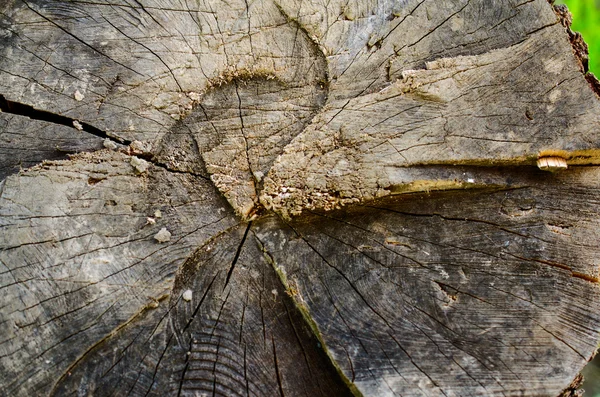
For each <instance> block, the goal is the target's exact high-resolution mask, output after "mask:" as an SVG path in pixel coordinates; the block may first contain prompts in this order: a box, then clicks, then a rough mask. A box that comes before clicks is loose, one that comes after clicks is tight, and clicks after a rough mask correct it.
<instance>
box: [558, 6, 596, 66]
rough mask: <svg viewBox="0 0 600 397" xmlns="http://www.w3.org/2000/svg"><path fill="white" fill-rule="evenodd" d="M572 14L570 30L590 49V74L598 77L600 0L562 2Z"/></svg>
mask: <svg viewBox="0 0 600 397" xmlns="http://www.w3.org/2000/svg"><path fill="white" fill-rule="evenodd" d="M555 4H566V5H567V7H569V10H570V11H571V14H573V25H572V26H571V29H572V30H574V31H577V32H580V33H581V35H582V36H583V39H584V40H585V42H586V43H587V45H588V47H589V49H590V64H589V65H590V72H592V73H594V74H595V75H596V76H600V0H564V1H556V2H555Z"/></svg>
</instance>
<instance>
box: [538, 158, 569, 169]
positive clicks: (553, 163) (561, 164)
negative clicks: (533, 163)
mask: <svg viewBox="0 0 600 397" xmlns="http://www.w3.org/2000/svg"><path fill="white" fill-rule="evenodd" d="M537 166H538V168H539V169H540V170H542V171H550V172H556V171H561V170H566V169H567V168H568V165H567V160H566V159H564V158H563V157H558V156H545V157H540V158H538V160H537Z"/></svg>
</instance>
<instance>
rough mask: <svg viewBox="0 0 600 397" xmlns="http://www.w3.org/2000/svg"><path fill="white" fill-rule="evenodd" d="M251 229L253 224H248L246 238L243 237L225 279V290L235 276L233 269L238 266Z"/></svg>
mask: <svg viewBox="0 0 600 397" xmlns="http://www.w3.org/2000/svg"><path fill="white" fill-rule="evenodd" d="M251 227H252V222H248V226H247V227H246V231H245V232H244V237H242V241H241V242H240V245H239V246H238V249H237V251H236V252H235V256H234V257H233V261H231V266H230V267H229V271H228V272H227V278H226V279H225V285H224V286H223V290H225V288H226V287H227V284H229V279H231V275H232V274H233V269H235V265H236V263H237V261H238V259H239V258H240V253H241V252H242V247H243V246H244V243H245V242H246V237H248V232H249V231H250V228H251Z"/></svg>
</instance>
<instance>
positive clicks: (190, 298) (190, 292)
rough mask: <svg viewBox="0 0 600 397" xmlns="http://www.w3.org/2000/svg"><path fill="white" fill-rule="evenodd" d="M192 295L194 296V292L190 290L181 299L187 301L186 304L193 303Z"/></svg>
mask: <svg viewBox="0 0 600 397" xmlns="http://www.w3.org/2000/svg"><path fill="white" fill-rule="evenodd" d="M192 294H193V293H192V290H191V289H188V290H186V291H185V292H184V293H183V295H182V296H181V298H182V299H183V300H184V301H186V302H189V301H191V300H192Z"/></svg>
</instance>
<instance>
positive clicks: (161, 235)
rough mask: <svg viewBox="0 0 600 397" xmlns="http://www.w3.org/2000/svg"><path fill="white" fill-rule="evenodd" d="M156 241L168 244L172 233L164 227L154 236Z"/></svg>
mask: <svg viewBox="0 0 600 397" xmlns="http://www.w3.org/2000/svg"><path fill="white" fill-rule="evenodd" d="M154 239H155V240H156V241H158V242H159V243H166V242H167V241H170V240H171V233H170V232H169V231H168V230H167V228H165V227H163V228H162V229H160V230H159V232H158V233H156V234H155V235H154Z"/></svg>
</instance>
